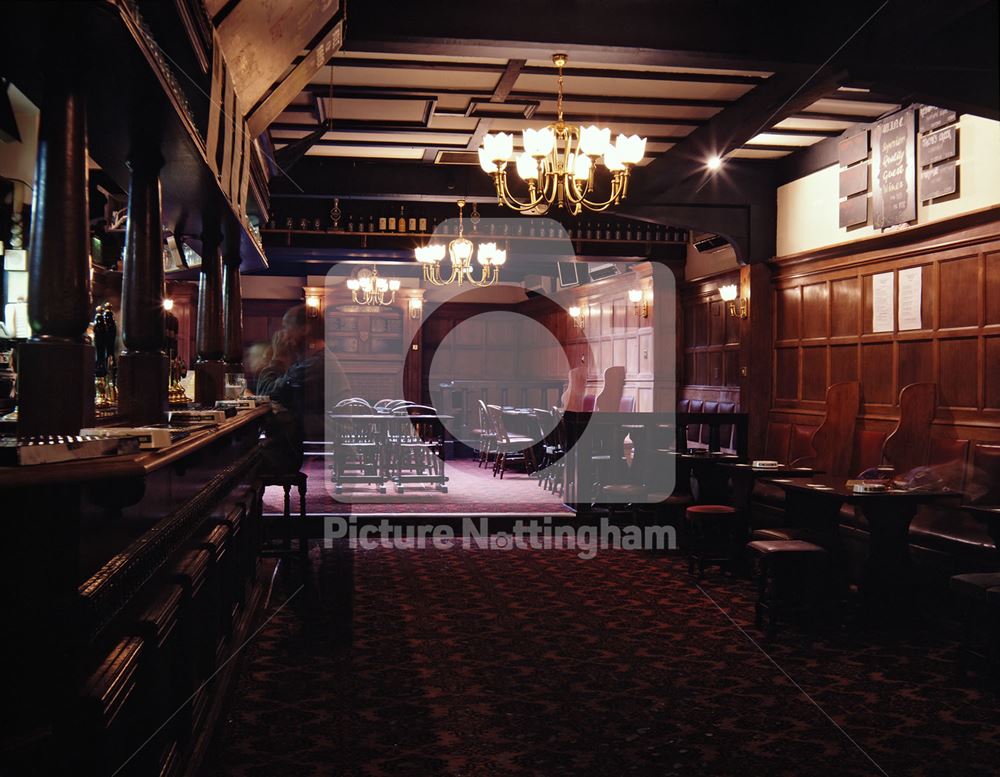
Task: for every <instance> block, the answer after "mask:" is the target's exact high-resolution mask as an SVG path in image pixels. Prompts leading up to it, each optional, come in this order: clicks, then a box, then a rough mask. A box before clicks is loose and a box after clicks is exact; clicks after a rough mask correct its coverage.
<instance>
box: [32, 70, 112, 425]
mask: <svg viewBox="0 0 1000 777" xmlns="http://www.w3.org/2000/svg"><path fill="white" fill-rule="evenodd" d="M80 81H81V78H80V77H79V75H77V76H76V77H74V76H73V74H72V73H61V74H60V75H59V76H54V77H53V78H51V79H47V80H46V94H45V98H44V100H43V104H42V110H41V116H40V123H39V127H38V158H37V163H36V166H35V193H34V199H33V202H32V209H31V245H30V252H29V267H28V270H29V276H28V320H29V322H30V323H31V340H30V341H28V342H27V343H25V344H23V345H22V346H21V347H20V348H19V350H18V418H19V420H18V434H21V435H40V434H77V433H79V431H80V429H81V428H82V427H84V426H89V425H91V424H92V423H93V420H94V348H93V347H92V346H90V345H88V344H87V343H86V342H85V340H84V334H85V332H86V330H87V325H88V323H89V321H90V305H91V295H90V225H89V217H90V214H89V212H88V208H87V111H86V101H85V98H84V93H83V90H82V86H81V83H80Z"/></svg>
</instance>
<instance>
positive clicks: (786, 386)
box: [771, 209, 1000, 440]
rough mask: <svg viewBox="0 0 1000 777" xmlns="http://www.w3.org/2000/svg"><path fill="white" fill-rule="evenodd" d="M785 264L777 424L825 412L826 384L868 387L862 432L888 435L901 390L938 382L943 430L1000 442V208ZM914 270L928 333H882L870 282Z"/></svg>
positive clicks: (778, 293)
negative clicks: (877, 330)
mask: <svg viewBox="0 0 1000 777" xmlns="http://www.w3.org/2000/svg"><path fill="white" fill-rule="evenodd" d="M775 265H776V270H775V274H774V324H773V326H774V344H775V358H774V369H773V409H772V413H771V415H772V418H775V417H780V420H789V416H792V417H794V416H808V415H812V416H818V415H821V414H822V412H823V400H824V397H825V392H826V388H827V386H828V385H830V384H831V383H836V382H839V381H850V380H860V381H861V383H862V402H863V408H862V427H863V428H878V429H885V428H889V427H890V426H891V421H892V419H895V418H896V417H898V398H899V392H900V389H902V388H903V387H904V386H906V385H907V384H909V383H914V382H918V381H931V382H935V383H937V384H938V412H937V418H936V421H935V426H936V428H935V432H934V434H935V435H938V436H948V437H958V438H962V439H978V440H998V439H1000V209H992V210H991V211H989V212H986V213H977V214H973V215H972V216H971V217H963V218H959V219H955V220H953V222H951V224H950V225H947V227H942V226H941V225H928V227H926V228H920V227H917V228H914V229H912V230H908V231H907V232H902V233H888V234H886V235H884V236H882V237H880V238H874V239H870V240H865V241H862V242H859V243H855V244H853V245H847V246H839V247H836V248H831V249H826V250H823V251H819V252H813V253H812V254H802V255H797V256H794V257H785V258H779V259H777V260H776V261H775ZM911 267H919V268H921V273H922V281H923V282H922V295H921V328H920V329H916V330H910V331H898V330H895V331H892V332H880V333H875V332H873V331H872V276H873V275H874V274H876V273H883V272H893V273H898V271H899V270H902V269H905V268H911ZM895 289H896V294H897V300H896V310H897V314H898V309H899V303H898V290H899V283H898V278H897V282H896V283H895ZM897 323H898V321H897ZM793 420H794V419H793ZM799 420H802V419H799Z"/></svg>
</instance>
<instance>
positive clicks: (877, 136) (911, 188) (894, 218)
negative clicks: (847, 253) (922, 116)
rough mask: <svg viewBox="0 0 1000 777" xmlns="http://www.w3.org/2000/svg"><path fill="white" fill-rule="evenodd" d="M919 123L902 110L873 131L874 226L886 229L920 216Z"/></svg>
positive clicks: (911, 112)
mask: <svg viewBox="0 0 1000 777" xmlns="http://www.w3.org/2000/svg"><path fill="white" fill-rule="evenodd" d="M915 137H916V122H915V121H914V118H913V110H912V109H911V110H905V111H900V112H898V113H894V114H892V115H891V116H888V117H886V118H884V119H882V120H881V121H878V122H876V123H875V125H874V127H873V128H872V226H873V227H875V228H876V229H885V228H886V227H892V226H895V225H896V224H905V223H906V222H908V221H913V220H914V219H915V218H916V217H917V174H916V173H917V159H916V142H915Z"/></svg>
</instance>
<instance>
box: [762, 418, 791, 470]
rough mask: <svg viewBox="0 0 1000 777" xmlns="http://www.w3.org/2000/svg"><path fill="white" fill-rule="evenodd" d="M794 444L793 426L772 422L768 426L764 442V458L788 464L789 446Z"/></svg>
mask: <svg viewBox="0 0 1000 777" xmlns="http://www.w3.org/2000/svg"><path fill="white" fill-rule="evenodd" d="M791 442H792V425H791V424H786V423H782V422H775V421H772V422H770V423H769V424H768V425H767V438H766V439H765V441H764V458H765V459H771V460H772V461H780V462H788V461H789V460H790V459H789V457H788V451H789V446H790V445H791Z"/></svg>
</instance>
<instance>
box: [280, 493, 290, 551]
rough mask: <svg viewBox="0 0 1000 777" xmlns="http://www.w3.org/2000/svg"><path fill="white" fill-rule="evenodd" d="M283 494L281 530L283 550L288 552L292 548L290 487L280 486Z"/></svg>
mask: <svg viewBox="0 0 1000 777" xmlns="http://www.w3.org/2000/svg"><path fill="white" fill-rule="evenodd" d="M282 489H283V490H284V492H285V512H284V514H283V516H282V519H281V523H282V530H283V532H284V534H285V536H284V543H285V550H289V549H291V547H292V487H291V486H288V485H285V486H282Z"/></svg>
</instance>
